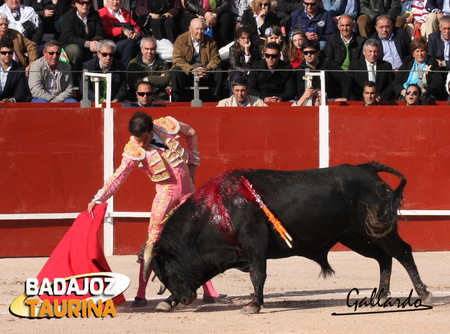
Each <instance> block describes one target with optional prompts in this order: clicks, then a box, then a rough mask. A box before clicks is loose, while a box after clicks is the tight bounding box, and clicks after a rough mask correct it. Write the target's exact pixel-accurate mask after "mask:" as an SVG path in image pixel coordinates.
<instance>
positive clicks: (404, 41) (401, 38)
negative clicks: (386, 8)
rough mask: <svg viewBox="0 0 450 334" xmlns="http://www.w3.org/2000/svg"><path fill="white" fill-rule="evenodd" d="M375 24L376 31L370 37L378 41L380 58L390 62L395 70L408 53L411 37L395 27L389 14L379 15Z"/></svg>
mask: <svg viewBox="0 0 450 334" xmlns="http://www.w3.org/2000/svg"><path fill="white" fill-rule="evenodd" d="M376 21H377V24H376V26H375V28H376V30H377V33H376V34H375V35H373V36H372V38H375V39H377V40H378V41H379V42H380V49H379V52H380V54H381V55H382V56H383V57H382V59H383V60H385V61H387V62H389V63H391V65H392V68H393V69H394V70H397V69H399V68H400V66H402V63H403V59H405V57H406V56H408V55H409V54H410V45H411V39H410V38H409V36H408V34H407V33H406V32H405V30H403V29H399V28H395V29H394V25H393V24H392V21H391V19H390V17H389V16H387V15H381V16H378V18H377V20H376Z"/></svg>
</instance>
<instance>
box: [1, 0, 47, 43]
mask: <svg viewBox="0 0 450 334" xmlns="http://www.w3.org/2000/svg"><path fill="white" fill-rule="evenodd" d="M0 13H4V14H5V15H6V17H7V18H8V21H9V28H10V29H14V30H17V31H18V32H20V33H21V34H22V35H24V36H25V37H26V38H28V39H30V40H32V41H33V42H35V43H36V45H39V44H41V42H42V37H43V34H44V29H43V27H42V23H41V21H40V19H39V16H38V14H37V13H36V12H35V11H34V9H33V7H30V6H24V5H21V4H20V0H5V4H4V5H2V6H1V7H0Z"/></svg>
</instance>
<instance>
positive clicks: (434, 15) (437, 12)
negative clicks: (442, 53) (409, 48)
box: [421, 0, 450, 37]
mask: <svg viewBox="0 0 450 334" xmlns="http://www.w3.org/2000/svg"><path fill="white" fill-rule="evenodd" d="M445 2H446V1H444V0H427V1H426V6H425V8H426V10H427V11H428V15H427V19H426V22H425V24H426V25H427V27H428V30H429V31H432V32H436V31H438V30H439V22H440V21H441V19H442V17H443V16H445V15H450V6H449V7H447V6H444V4H445ZM421 31H422V29H421ZM422 36H423V32H422ZM429 36H430V35H428V37H429Z"/></svg>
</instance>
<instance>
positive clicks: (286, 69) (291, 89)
mask: <svg viewBox="0 0 450 334" xmlns="http://www.w3.org/2000/svg"><path fill="white" fill-rule="evenodd" d="M280 54H281V48H280V45H278V44H277V43H274V42H271V43H268V44H267V46H266V47H265V49H264V59H262V60H259V61H257V62H255V63H253V65H252V71H251V72H250V75H249V82H250V94H251V95H254V96H258V97H259V98H261V99H263V100H264V102H265V103H267V102H281V101H289V100H291V99H293V98H294V96H295V78H294V74H293V72H292V66H291V65H290V64H287V63H284V62H282V61H281V59H280Z"/></svg>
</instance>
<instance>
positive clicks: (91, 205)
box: [87, 202, 97, 212]
mask: <svg viewBox="0 0 450 334" xmlns="http://www.w3.org/2000/svg"><path fill="white" fill-rule="evenodd" d="M96 205H97V203H95V202H91V203H89V204H88V207H87V210H88V211H89V212H92V209H93V208H94V206H96Z"/></svg>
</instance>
